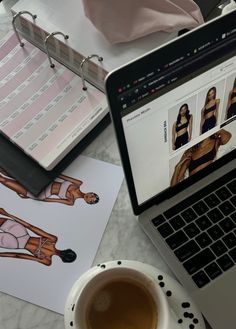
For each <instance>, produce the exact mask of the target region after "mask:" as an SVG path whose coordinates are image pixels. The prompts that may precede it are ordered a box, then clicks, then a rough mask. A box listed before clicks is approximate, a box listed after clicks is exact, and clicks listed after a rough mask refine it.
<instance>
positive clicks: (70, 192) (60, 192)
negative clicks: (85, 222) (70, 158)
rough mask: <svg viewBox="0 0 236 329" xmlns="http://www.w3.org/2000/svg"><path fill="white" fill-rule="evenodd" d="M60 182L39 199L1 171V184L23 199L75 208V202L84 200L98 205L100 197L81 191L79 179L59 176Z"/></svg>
mask: <svg viewBox="0 0 236 329" xmlns="http://www.w3.org/2000/svg"><path fill="white" fill-rule="evenodd" d="M59 179H60V181H59V180H55V181H53V182H52V183H51V184H49V185H48V186H47V187H46V189H44V190H43V191H42V192H41V193H40V194H39V195H38V196H37V197H36V196H34V195H33V194H32V193H30V192H29V191H27V190H26V189H25V188H24V187H23V186H22V185H21V184H20V183H18V182H17V181H16V180H15V179H14V178H13V177H11V176H10V175H8V174H7V173H6V172H5V171H4V170H2V169H0V183H1V184H2V185H4V186H5V187H7V188H9V189H11V190H12V191H14V192H16V193H17V194H18V195H19V196H20V197H21V198H23V199H34V200H39V201H45V202H57V203H62V204H65V205H68V206H73V205H74V204H75V201H76V200H78V199H83V200H84V201H85V202H86V203H87V204H96V203H98V201H99V197H98V195H97V194H96V193H94V192H87V193H84V192H82V191H81V190H80V187H81V185H82V184H83V182H82V181H81V180H79V179H76V178H72V177H69V176H66V175H63V174H61V175H59Z"/></svg>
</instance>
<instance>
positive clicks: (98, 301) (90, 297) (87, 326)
mask: <svg viewBox="0 0 236 329" xmlns="http://www.w3.org/2000/svg"><path fill="white" fill-rule="evenodd" d="M120 282H123V283H124V282H126V283H127V284H131V285H135V286H136V287H137V288H138V289H141V290H142V291H143V292H144V293H145V294H146V295H147V296H148V298H149V297H150V298H151V300H152V302H154V310H155V314H154V315H153V316H154V322H153V321H152V327H151V328H153V329H170V328H171V329H172V328H177V326H176V325H175V324H174V321H173V319H172V314H171V311H170V308H169V304H168V302H167V298H166V295H165V294H164V293H163V291H162V289H161V287H160V286H159V284H158V283H157V282H156V281H155V280H154V279H153V278H152V277H151V276H149V275H148V274H146V273H144V271H142V269H137V268H135V269H134V268H130V267H126V266H122V265H121V266H119V267H117V266H114V267H106V266H104V267H102V266H101V267H99V266H98V267H96V268H95V269H94V270H93V271H91V270H89V271H88V272H87V273H85V274H84V275H83V276H82V277H81V278H80V279H79V280H78V281H77V282H76V283H75V284H74V286H73V287H72V289H71V291H70V294H69V296H68V298H67V302H66V307H65V327H66V329H73V328H74V329H95V326H93V325H92V324H91V323H92V322H91V321H90V320H89V319H90V315H89V314H90V311H89V310H91V309H92V307H95V308H96V307H97V310H96V312H105V311H107V309H108V308H109V307H110V306H109V303H110V290H109V289H110V288H111V290H112V287H113V288H114V287H115V284H116V285H117V287H120V286H119V284H120ZM123 283H122V284H123ZM126 283H125V284H126ZM109 287H110V288H109ZM124 287H126V286H124ZM121 290H122V289H121ZM122 293H123V292H122V291H119V297H120V296H121V297H122ZM140 293H141V292H140ZM124 296H125V297H124V299H123V300H124V302H125V301H126V302H127V303H130V304H132V302H133V301H132V302H130V301H129V302H128V301H127V294H126V293H124ZM140 296H141V295H140ZM122 298H123V297H122ZM136 300H137V298H136ZM136 300H135V302H136ZM130 304H128V305H130ZM134 304H135V303H134ZM91 305H92V306H91ZM94 305H95V306H94ZM150 305H151V304H150ZM130 307H131V305H130ZM133 307H135V306H133ZM126 308H127V309H129V307H126ZM152 311H153V307H152ZM123 313H124V312H123ZM128 313H129V312H128ZM91 314H92V313H91ZM93 314H97V313H93ZM134 314H135V312H134ZM136 314H137V312H136ZM149 314H150V313H149ZM152 314H153V313H152ZM112 315H113V314H112ZM121 317H122V314H120V313H119V314H118V313H117V314H114V317H113V318H112V321H110V323H109V328H110V329H112V323H111V322H116V321H118V320H117V319H118V318H119V321H120V319H121ZM98 319H100V318H98ZM155 319H156V321H155ZM129 321H130V320H129ZM144 323H146V322H144ZM98 324H99V321H98V320H97V325H96V329H97V328H98ZM103 327H104V326H103ZM114 328H115V326H114ZM127 328H128V325H127ZM132 328H133V327H132ZM137 328H139V327H138V326H137ZM151 328H150V326H149V328H148V329H151ZM122 329H125V326H124V325H122ZM143 329H146V328H143Z"/></svg>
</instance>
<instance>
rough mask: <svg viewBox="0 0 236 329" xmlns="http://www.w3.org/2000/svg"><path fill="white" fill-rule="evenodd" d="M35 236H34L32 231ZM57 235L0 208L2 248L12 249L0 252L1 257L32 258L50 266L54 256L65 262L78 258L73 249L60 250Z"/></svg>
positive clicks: (0, 245)
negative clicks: (57, 245) (57, 244)
mask: <svg viewBox="0 0 236 329" xmlns="http://www.w3.org/2000/svg"><path fill="white" fill-rule="evenodd" d="M31 232H33V233H34V236H32V233H31ZM56 243H57V237H56V236H55V235H52V234H49V233H47V232H45V231H43V230H42V229H40V228H38V227H36V226H33V225H31V224H30V223H27V222H26V221H24V220H22V219H20V218H18V217H16V216H14V215H11V214H9V213H8V212H6V211H5V210H4V209H3V208H0V248H4V249H8V250H11V251H10V252H0V257H10V258H17V259H25V260H32V261H36V262H38V263H41V264H43V265H47V266H50V265H51V264H52V257H53V256H58V257H60V259H61V260H62V262H64V263H72V262H74V261H75V259H76V258H77V255H76V253H75V252H74V251H73V250H71V249H66V250H58V249H57V248H56Z"/></svg>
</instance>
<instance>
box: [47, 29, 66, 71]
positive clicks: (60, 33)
mask: <svg viewBox="0 0 236 329" xmlns="http://www.w3.org/2000/svg"><path fill="white" fill-rule="evenodd" d="M58 34H59V35H62V36H63V37H64V39H65V40H67V39H69V35H67V34H64V33H62V32H59V31H56V32H52V33H50V34H49V35H48V36H47V37H46V38H45V40H44V45H45V49H46V52H47V56H48V60H49V63H50V67H51V68H54V67H55V64H53V62H52V60H51V56H50V54H49V50H48V45H47V42H48V39H49V38H51V37H53V36H55V35H58Z"/></svg>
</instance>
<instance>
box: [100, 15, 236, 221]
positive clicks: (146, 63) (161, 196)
mask: <svg viewBox="0 0 236 329" xmlns="http://www.w3.org/2000/svg"><path fill="white" fill-rule="evenodd" d="M235 21H236V11H234V12H231V13H229V14H227V15H224V16H220V17H218V18H216V19H214V20H212V21H211V22H209V23H207V24H204V25H202V26H201V27H199V28H197V29H195V30H193V31H191V32H189V33H187V34H185V35H183V36H181V37H179V38H177V39H175V40H173V41H172V42H169V43H168V44H166V45H164V46H162V47H159V48H157V49H156V50H153V51H152V52H150V53H148V54H146V55H144V56H142V57H140V58H138V59H136V60H134V61H133V62H130V63H128V64H126V65H124V66H122V67H120V68H118V69H117V70H115V71H113V72H111V73H110V74H108V76H107V77H106V83H105V87H106V94H107V99H108V104H109V108H110V114H111V118H112V122H113V126H114V129H115V134H116V138H117V143H118V148H119V152H120V157H121V161H122V164H123V169H124V173H125V178H126V181H127V186H128V190H129V195H130V199H131V204H132V208H133V211H134V214H136V215H138V214H140V213H142V212H143V211H144V210H146V209H147V208H149V207H150V206H152V205H155V204H158V203H160V202H161V201H163V200H165V199H167V198H170V197H172V196H173V195H175V194H176V193H178V192H179V191H181V190H183V189H184V188H186V187H187V186H189V185H191V184H192V183H193V182H196V181H198V180H199V179H200V178H202V177H204V176H206V175H207V174H208V173H209V172H212V170H215V169H217V168H219V167H221V166H222V165H223V164H225V163H226V162H228V161H231V160H232V159H233V158H235V150H234V151H232V152H230V153H229V154H227V155H225V156H223V157H222V158H221V159H219V160H217V161H216V162H214V163H213V164H211V165H210V166H208V167H207V168H205V169H204V170H202V171H201V172H199V173H198V174H195V175H193V176H192V177H191V178H188V179H186V180H185V181H183V182H181V183H179V184H178V185H177V186H175V187H169V188H167V189H166V190H164V191H163V192H160V193H158V194H157V195H156V196H154V197H153V198H151V199H149V200H147V201H145V202H144V203H142V204H140V205H139V204H138V200H137V195H136V189H135V185H134V180H133V175H132V170H131V163H130V160H129V153H128V149H127V146H126V141H125V134H124V129H123V124H122V115H121V110H120V104H119V103H118V100H117V90H118V88H119V87H120V86H122V85H126V84H128V83H129V82H130V81H134V80H136V79H138V78H139V77H140V76H142V75H145V73H147V67H148V68H152V67H156V66H157V63H158V65H159V64H160V65H161V64H164V63H166V62H171V61H172V60H174V59H175V58H177V57H180V56H181V52H183V49H185V48H187V47H191V48H193V49H194V48H195V47H196V48H197V47H199V45H200V44H201V43H202V44H203V43H207V41H208V40H211V39H212V38H214V36H216V35H219V33H221V31H224V30H227V29H228V30H230V29H233V28H235ZM233 50H235V45H234V47H233ZM150 70H151V69H150ZM150 174H151V173H150Z"/></svg>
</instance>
